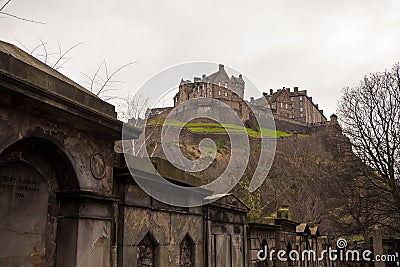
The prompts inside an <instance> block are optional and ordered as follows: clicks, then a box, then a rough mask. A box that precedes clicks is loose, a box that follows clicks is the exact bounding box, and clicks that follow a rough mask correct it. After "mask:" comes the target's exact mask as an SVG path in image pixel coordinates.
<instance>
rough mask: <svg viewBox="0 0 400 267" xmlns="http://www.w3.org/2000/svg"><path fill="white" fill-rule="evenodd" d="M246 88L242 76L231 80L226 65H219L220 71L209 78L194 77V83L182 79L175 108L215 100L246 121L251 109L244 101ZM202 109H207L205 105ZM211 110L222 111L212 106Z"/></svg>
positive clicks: (204, 76)
mask: <svg viewBox="0 0 400 267" xmlns="http://www.w3.org/2000/svg"><path fill="white" fill-rule="evenodd" d="M244 87H245V82H244V80H243V77H242V75H241V74H240V75H239V76H238V77H235V76H233V75H232V76H231V78H229V76H228V74H227V73H226V71H225V69H224V65H219V70H218V71H217V72H215V73H213V74H211V75H209V76H206V75H205V74H203V75H202V78H198V77H194V78H193V81H190V80H186V81H184V80H183V79H182V80H181V83H180V85H179V92H178V93H177V94H176V95H175V97H174V107H177V106H179V105H181V104H182V103H184V102H186V101H188V100H191V99H196V98H201V97H204V98H213V99H218V100H219V101H221V102H223V103H224V104H226V105H227V106H228V107H229V108H231V109H232V110H234V111H235V112H236V113H237V114H238V116H239V117H240V119H241V120H242V121H245V120H247V119H248V118H249V114H250V109H249V107H248V105H247V103H246V102H245V101H244V100H243V95H244ZM205 105H206V104H205ZM202 108H205V107H204V105H203V104H202ZM212 108H214V109H212ZM209 110H215V111H216V112H217V111H220V110H219V108H217V107H211V106H210V107H209ZM219 113H221V112H219Z"/></svg>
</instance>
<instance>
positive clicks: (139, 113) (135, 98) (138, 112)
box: [117, 94, 149, 126]
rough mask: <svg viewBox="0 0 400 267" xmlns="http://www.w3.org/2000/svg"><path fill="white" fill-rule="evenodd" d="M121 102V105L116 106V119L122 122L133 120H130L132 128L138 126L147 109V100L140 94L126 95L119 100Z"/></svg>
mask: <svg viewBox="0 0 400 267" xmlns="http://www.w3.org/2000/svg"><path fill="white" fill-rule="evenodd" d="M121 101H122V103H120V104H119V105H118V106H117V111H118V118H119V119H121V120H124V121H128V120H131V119H134V120H131V122H132V124H133V125H132V126H138V123H139V121H140V120H142V119H144V116H145V114H146V111H147V109H148V107H149V98H148V97H144V96H142V95H140V94H135V95H133V94H128V95H127V96H126V97H123V98H121Z"/></svg>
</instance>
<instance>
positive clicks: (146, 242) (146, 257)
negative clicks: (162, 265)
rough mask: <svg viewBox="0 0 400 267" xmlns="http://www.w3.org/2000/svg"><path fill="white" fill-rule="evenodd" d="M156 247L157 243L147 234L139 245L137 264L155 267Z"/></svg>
mask: <svg viewBox="0 0 400 267" xmlns="http://www.w3.org/2000/svg"><path fill="white" fill-rule="evenodd" d="M155 247H156V244H155V242H154V241H153V239H152V238H151V236H150V234H147V235H146V236H145V237H144V238H143V239H142V241H140V243H139V245H138V246H137V266H138V267H154V266H155Z"/></svg>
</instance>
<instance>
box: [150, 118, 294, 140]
mask: <svg viewBox="0 0 400 267" xmlns="http://www.w3.org/2000/svg"><path fill="white" fill-rule="evenodd" d="M147 125H148V126H152V125H168V126H177V127H185V128H187V129H188V130H190V131H192V132H195V133H227V132H229V133H244V132H246V133H247V134H248V135H249V136H252V137H261V136H262V137H272V138H279V137H287V136H292V134H291V133H286V132H282V131H279V130H271V129H264V128H260V130H259V131H258V132H257V131H254V130H253V129H250V128H246V127H243V126H240V125H234V124H219V123H212V122H209V123H186V124H185V123H183V122H180V121H176V120H168V121H150V122H148V123H147Z"/></svg>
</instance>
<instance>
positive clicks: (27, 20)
mask: <svg viewBox="0 0 400 267" xmlns="http://www.w3.org/2000/svg"><path fill="white" fill-rule="evenodd" d="M10 2H11V0H7V1H5V3H4V4H3V5H1V6H0V15H3V16H5V17H11V18H14V19H18V20H22V21H26V22H31V23H38V24H45V23H44V22H41V21H37V20H32V19H27V18H23V17H20V16H17V15H14V14H11V13H9V12H6V11H5V9H6V7H7V5H8V4H10ZM0 18H4V17H0Z"/></svg>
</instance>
